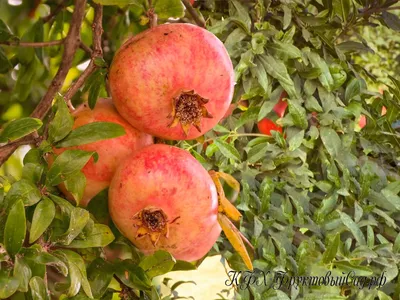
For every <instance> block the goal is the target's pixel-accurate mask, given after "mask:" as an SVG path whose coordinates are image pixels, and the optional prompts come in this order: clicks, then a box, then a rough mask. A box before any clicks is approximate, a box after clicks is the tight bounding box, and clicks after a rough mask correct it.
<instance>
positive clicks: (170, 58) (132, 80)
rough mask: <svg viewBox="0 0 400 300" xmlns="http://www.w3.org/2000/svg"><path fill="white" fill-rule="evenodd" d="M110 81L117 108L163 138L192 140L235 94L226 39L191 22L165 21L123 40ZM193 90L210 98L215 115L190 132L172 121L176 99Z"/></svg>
mask: <svg viewBox="0 0 400 300" xmlns="http://www.w3.org/2000/svg"><path fill="white" fill-rule="evenodd" d="M109 82H110V90H111V94H112V98H113V101H114V104H115V106H116V108H117V110H118V111H119V113H120V114H121V115H122V116H123V117H124V118H125V119H126V120H127V121H128V122H130V123H131V124H132V125H133V126H134V127H135V128H138V129H139V130H141V131H143V132H146V133H149V134H151V135H154V136H158V137H160V138H163V139H173V140H190V139H194V138H197V137H199V136H201V135H203V134H204V133H206V132H207V131H209V130H210V129H211V128H213V127H214V126H215V125H216V124H217V123H218V122H219V121H220V120H221V119H222V117H223V116H224V115H225V113H226V111H227V110H228V108H229V104H230V103H231V100H232V96H233V88H234V71H233V66H232V62H231V60H230V58H229V55H228V53H227V51H226V49H225V47H224V45H223V44H222V42H221V41H220V40H219V39H218V38H217V37H216V36H215V35H213V34H212V33H211V32H209V31H207V30H205V29H203V28H201V27H198V26H194V25H191V24H183V23H180V24H163V25H159V26H156V27H154V28H151V29H149V30H146V31H144V32H142V33H140V34H138V35H136V36H134V37H133V38H131V39H129V40H128V41H127V42H125V43H124V44H123V45H122V47H121V48H120V49H119V50H118V51H117V53H116V55H115V57H114V60H113V62H112V64H111V67H110V72H109ZM190 91H194V93H195V94H198V95H199V96H200V97H201V98H204V99H208V100H209V101H208V102H207V103H206V104H204V107H205V108H206V109H207V111H208V112H209V113H210V114H211V115H212V118H210V117H204V115H203V117H201V121H200V127H201V132H199V131H198V130H197V129H196V128H195V126H193V125H191V126H190V128H189V134H188V135H186V134H185V132H184V131H183V129H182V127H181V124H177V125H176V126H173V127H170V125H171V123H172V121H173V120H174V118H172V117H171V113H172V108H173V104H174V101H173V99H174V98H177V97H179V96H180V95H182V93H183V92H190ZM202 112H204V111H202ZM190 114H191V115H193V112H190ZM185 117H188V115H187V114H186V115H185Z"/></svg>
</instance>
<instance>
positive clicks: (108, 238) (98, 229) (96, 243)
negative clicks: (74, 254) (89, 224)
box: [68, 224, 114, 248]
mask: <svg viewBox="0 0 400 300" xmlns="http://www.w3.org/2000/svg"><path fill="white" fill-rule="evenodd" d="M113 240H114V235H113V233H112V231H111V229H110V228H109V227H108V226H107V225H103V224H94V227H93V229H92V231H91V232H90V234H89V235H88V236H85V239H83V240H78V239H75V240H73V241H72V242H71V243H70V244H69V245H68V248H94V247H105V246H107V245H108V244H110V243H111V242H112V241H113Z"/></svg>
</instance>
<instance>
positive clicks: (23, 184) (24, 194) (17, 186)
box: [6, 179, 42, 207]
mask: <svg viewBox="0 0 400 300" xmlns="http://www.w3.org/2000/svg"><path fill="white" fill-rule="evenodd" d="M41 198H42V195H41V193H40V191H39V190H38V188H37V187H36V186H35V185H34V184H33V183H31V182H29V181H27V180H25V179H21V180H20V181H17V182H16V183H14V184H13V185H12V186H11V188H10V190H9V191H8V193H7V195H6V204H7V207H10V206H11V205H12V204H13V203H15V201H17V200H19V199H21V200H22V201H23V202H24V205H26V206H31V205H34V204H36V203H37V202H39V200H40V199H41Z"/></svg>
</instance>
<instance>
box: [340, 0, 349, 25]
mask: <svg viewBox="0 0 400 300" xmlns="http://www.w3.org/2000/svg"><path fill="white" fill-rule="evenodd" d="M340 8H341V12H342V20H343V22H344V23H347V18H348V16H349V13H350V8H351V0H340Z"/></svg>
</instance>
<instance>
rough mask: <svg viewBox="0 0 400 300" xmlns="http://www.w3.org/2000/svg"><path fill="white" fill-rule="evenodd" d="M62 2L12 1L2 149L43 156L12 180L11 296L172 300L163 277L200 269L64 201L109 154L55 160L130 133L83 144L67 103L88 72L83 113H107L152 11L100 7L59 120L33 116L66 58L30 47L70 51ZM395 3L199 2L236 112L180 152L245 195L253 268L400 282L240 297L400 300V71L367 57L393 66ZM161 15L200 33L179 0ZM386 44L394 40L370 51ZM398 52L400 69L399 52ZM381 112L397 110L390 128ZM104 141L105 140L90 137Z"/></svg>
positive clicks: (4, 236) (7, 216)
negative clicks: (99, 34) (268, 131)
mask: <svg viewBox="0 0 400 300" xmlns="http://www.w3.org/2000/svg"><path fill="white" fill-rule="evenodd" d="M57 2H58V1H51V0H42V1H23V2H22V3H21V4H20V5H18V6H11V5H10V4H8V3H14V1H9V2H8V3H7V2H6V1H2V2H0V19H1V21H0V45H2V46H1V47H0V73H1V75H0V91H1V93H0V104H1V106H0V108H1V110H0V114H1V118H2V122H3V123H4V126H3V127H2V131H1V133H0V142H2V143H13V142H14V143H15V142H18V141H21V138H22V140H23V139H24V138H28V137H32V140H30V143H34V144H35V145H36V146H35V147H33V148H32V149H30V150H29V151H28V152H27V153H26V154H25V155H24V157H23V166H20V165H19V163H18V157H17V154H18V153H16V154H15V155H14V156H12V157H11V158H10V159H9V160H8V161H7V163H5V164H4V165H3V167H2V177H1V181H0V183H1V188H0V263H1V270H0V298H2V299H5V298H7V297H11V296H12V298H11V299H49V297H50V295H49V291H51V294H52V296H53V297H62V298H63V299H87V298H95V299H111V298H112V297H113V296H115V295H117V294H118V293H120V294H121V296H124V297H126V299H136V298H137V299H139V297H141V299H159V298H160V297H161V296H160V295H159V293H158V291H157V287H156V286H155V285H153V284H152V278H153V277H155V276H157V275H163V274H166V273H168V272H169V271H171V270H190V269H195V268H196V266H195V265H194V264H191V263H187V262H182V261H176V260H175V259H174V258H173V257H172V256H171V255H170V254H168V253H167V252H162V251H160V252H156V253H155V254H154V255H152V256H150V257H144V256H143V255H142V254H140V253H138V252H137V251H136V250H135V248H134V247H133V246H132V245H131V244H130V243H129V242H128V241H127V240H125V239H124V238H123V237H122V236H121V235H120V233H119V232H118V230H117V229H116V228H115V227H114V225H113V224H112V222H111V220H110V219H109V216H108V212H107V193H106V191H103V192H102V193H100V194H99V195H98V196H97V197H96V199H94V200H93V201H92V202H91V204H90V205H89V207H88V208H87V209H84V208H80V207H78V205H74V204H71V203H70V202H68V201H67V200H65V199H64V198H62V197H63V196H62V195H60V193H59V191H58V189H57V188H56V186H57V184H59V183H61V182H64V183H66V186H67V188H68V189H69V190H70V192H71V193H73V194H74V195H78V196H79V195H82V190H83V188H84V184H82V183H84V179H83V178H82V177H83V175H82V173H81V169H82V167H83V166H84V165H85V164H86V162H87V161H88V160H89V159H90V158H91V157H94V158H95V159H96V153H94V152H90V153H89V152H84V151H80V150H69V151H66V152H64V153H63V154H61V155H60V156H58V157H57V158H56V159H55V161H54V163H53V164H52V165H51V166H49V165H48V164H47V162H46V159H45V158H46V157H47V156H49V155H52V151H53V150H52V149H53V147H58V146H59V147H61V146H65V145H79V144H83V143H87V142H93V141H95V140H100V139H107V138H113V137H116V136H120V135H121V134H123V131H122V129H121V128H120V126H116V125H115V124H110V123H97V124H96V126H95V127H96V128H95V129H93V128H89V127H90V126H93V125H86V126H87V127H86V128H81V129H79V130H72V122H71V120H72V119H71V116H70V114H69V111H68V107H67V105H66V104H65V102H64V97H65V95H67V94H69V92H70V91H71V89H70V87H71V85H72V86H73V85H74V84H76V81H75V80H76V79H77V78H78V76H79V75H80V73H81V72H82V70H84V69H85V68H86V66H87V64H88V63H89V66H91V68H92V69H91V70H92V71H93V72H92V73H91V75H90V76H88V77H87V78H86V79H87V80H86V81H85V83H84V85H83V86H82V88H80V87H77V89H76V90H77V92H76V93H75V94H74V95H72V96H73V97H71V98H72V99H71V101H72V103H73V104H74V105H77V104H79V103H81V102H82V101H85V100H88V101H89V104H90V106H91V107H93V106H94V105H95V102H96V99H97V97H99V96H106V95H107V87H106V85H107V81H106V77H107V76H106V74H107V66H109V65H110V63H111V60H112V57H113V55H114V53H115V51H116V50H117V49H118V47H120V45H121V44H122V43H123V41H124V40H126V39H127V38H128V37H129V36H131V35H134V34H136V33H138V32H140V31H143V30H145V29H146V28H148V26H149V23H150V20H149V14H147V11H148V10H149V8H150V3H151V1H150V3H149V2H148V1H146V0H96V1H94V2H91V1H89V3H88V4H87V5H86V6H85V16H84V21H83V23H82V27H81V40H82V44H81V48H80V49H78V50H77V52H76V55H75V56H74V57H73V61H72V68H70V70H69V71H68V75H67V77H66V80H65V82H64V84H63V85H62V88H61V91H60V93H61V94H59V95H57V96H56V97H55V101H54V105H53V106H52V110H51V112H50V114H49V117H48V118H45V119H42V118H36V117H29V115H30V114H31V112H32V111H33V110H34V108H35V107H36V105H37V104H38V103H39V100H40V99H41V98H42V96H43V95H44V94H45V93H46V91H47V90H48V87H49V86H50V85H51V80H52V79H53V77H54V75H55V74H56V73H57V69H58V67H59V65H60V63H61V60H62V54H61V53H62V47H63V45H61V44H54V45H52V46H48V47H39V48H33V47H29V46H28V44H29V43H31V44H32V43H40V42H43V41H57V40H61V39H64V38H66V36H67V32H68V30H69V28H70V27H71V26H72V25H71V24H72V23H71V22H72V20H73V13H74V11H75V9H76V7H75V6H74V2H73V1H70V0H68V1H63V2H62V4H61V6H60V5H59V4H57ZM78 2H79V1H78ZM78 2H77V3H78ZM183 2H187V1H186V0H185V1H183ZM396 2H397V1H392V0H379V1H369V0H334V1H325V0H322V1H315V0H304V1H300V0H281V1H276V0H250V1H247V0H246V1H245V0H229V1H216V0H200V1H197V4H195V6H196V7H197V8H196V9H195V10H194V12H195V13H196V14H197V15H195V18H196V17H197V18H201V16H203V17H204V19H205V20H207V28H208V30H210V31H211V32H213V33H214V34H216V35H217V36H218V37H219V38H220V39H221V40H222V41H223V42H224V44H225V46H226V48H227V50H228V52H229V54H230V56H231V58H232V61H233V63H234V67H235V74H236V86H235V94H234V99H233V103H234V104H235V107H236V108H235V110H234V111H233V113H232V115H230V116H228V117H227V118H226V119H224V120H223V121H222V122H221V123H220V124H219V125H218V126H216V127H215V128H214V130H213V131H210V132H209V133H207V134H206V135H205V136H204V137H203V138H201V139H198V140H196V141H180V142H179V141H177V142H171V143H172V144H174V145H178V146H180V147H182V148H184V149H187V150H188V151H190V152H191V153H192V154H193V155H194V156H195V157H196V158H197V159H198V160H199V161H200V162H201V163H202V164H203V165H204V167H205V168H207V169H209V170H210V169H214V170H219V171H222V172H226V173H229V174H232V175H233V176H234V177H235V178H236V179H237V180H239V181H240V182H241V192H240V194H239V195H238V197H237V200H236V202H235V205H236V206H237V208H238V209H239V210H240V211H241V212H242V213H243V215H244V217H243V220H242V221H241V222H240V230H241V232H242V233H243V234H244V235H245V236H246V237H247V238H248V239H249V240H250V241H251V243H252V244H253V245H254V247H255V252H254V253H253V254H254V257H253V258H254V261H253V263H254V266H255V267H256V268H257V269H259V270H262V271H267V270H271V271H272V270H274V271H284V272H287V273H288V274H290V275H293V276H306V275H312V276H316V275H324V274H325V273H326V272H327V271H328V270H330V271H332V273H333V274H335V275H340V274H342V272H348V271H349V270H353V271H355V272H356V273H357V274H358V275H363V276H371V275H375V276H379V275H380V274H381V273H382V272H386V273H385V274H386V276H387V284H386V285H385V286H384V287H383V288H382V289H381V290H377V289H373V290H368V289H359V288H357V287H354V286H345V287H335V286H327V287H321V286H320V287H319V286H303V287H299V288H298V289H296V288H294V287H292V288H290V289H288V288H287V287H282V288H281V289H280V290H273V289H269V288H268V286H264V285H252V286H249V288H247V289H238V290H237V297H238V299H277V298H279V299H322V298H323V299H346V298H348V297H352V298H353V299H362V298H365V299H375V298H376V297H378V298H379V299H391V297H395V296H396V295H397V296H398V295H399V294H400V276H399V274H398V266H399V263H400V256H399V251H400V233H399V232H400V231H399V221H400V214H399V210H400V196H399V193H400V176H399V174H398V170H397V168H398V166H399V157H400V147H399V145H400V144H399V135H398V132H396V131H395V130H394V129H393V128H392V126H391V124H392V123H393V122H394V121H396V120H398V119H399V115H400V106H399V103H400V80H399V78H398V77H397V78H396V76H397V74H398V72H396V71H395V70H397V69H393V70H391V68H392V67H394V68H398V65H397V66H396V67H395V66H394V65H392V63H390V64H388V65H387V66H386V67H385V66H381V65H379V66H377V65H376V64H373V68H371V66H370V64H369V63H367V62H368V61H367V60H369V59H368V57H369V56H366V55H369V54H366V53H372V52H371V48H373V49H374V50H375V53H376V54H380V53H381V52H382V51H383V50H382V49H383V48H384V47H385V46H386V43H388V40H393V41H398V40H399V34H398V33H396V31H397V32H398V31H399V28H400V20H399V18H398V17H397V15H396V14H394V13H392V12H391V11H392V8H393V6H392V5H393V4H395V3H396ZM96 3H100V4H102V5H104V8H103V9H104V11H103V20H102V25H103V28H104V34H103V41H102V48H103V53H102V54H103V55H102V57H99V56H97V57H94V56H91V53H90V51H88V50H87V49H86V51H85V47H84V46H82V45H86V47H87V45H92V47H93V49H95V47H96V45H95V41H96V32H95V31H92V22H95V21H94V20H95V10H94V8H93V7H98V6H97V4H96ZM77 5H78V4H77ZM152 5H153V6H154V11H155V13H156V14H158V15H159V21H160V22H164V21H166V20H167V19H168V18H169V17H173V18H180V20H181V21H186V22H194V21H193V15H192V14H189V13H188V12H187V11H185V10H184V5H183V4H182V3H181V2H180V0H153V1H152ZM54 12H55V14H54V15H53V13H54ZM199 15H200V17H199ZM195 18H194V19H195ZM175 21H176V20H175ZM383 26H387V27H388V28H390V29H388V28H385V29H383ZM93 27H94V28H95V27H96V26H93ZM371 28H375V29H371ZM372 30H376V32H383V33H384V34H385V37H383V36H381V37H380V39H379V40H376V39H373V38H371V36H373V35H371V31H372ZM364 36H366V37H365V38H364ZM392 37H393V38H392ZM92 38H93V40H92ZM366 39H367V40H368V42H367V41H366ZM389 42H390V41H389ZM24 43H25V45H24ZM371 43H375V46H376V47H375V46H374V45H372V44H371ZM199 47H201V45H199ZM387 52H388V53H390V52H393V53H390V54H391V55H393V57H398V55H399V52H398V51H395V50H392V48H390V49H389V50H387ZM96 55H97V54H96ZM93 57H94V58H93ZM395 60H396V58H391V59H390V60H389V62H392V61H395ZM90 64H91V65H90ZM88 68H89V67H88ZM375 69H376V70H375ZM378 69H379V70H378ZM376 72H378V73H376ZM385 72H388V74H389V75H391V76H388V77H387V78H388V80H386V79H385V80H383V79H382V81H384V82H385V83H386V84H387V86H388V88H387V89H386V90H385V91H384V93H383V94H379V93H377V92H373V91H371V90H369V89H368V88H369V86H368V84H367V82H368V83H369V84H370V85H373V86H375V87H376V86H378V84H380V80H381V79H380V76H381V75H380V74H383V73H385ZM370 73H375V75H377V76H378V78H379V79H375V78H374V77H373V76H370V75H371V74H370ZM367 78H368V79H367ZM74 81H75V82H74ZM282 91H286V92H287V94H288V97H287V101H288V113H287V114H286V115H285V116H284V117H283V118H280V119H277V118H276V116H275V115H274V112H273V111H272V109H273V107H274V105H275V104H276V103H277V101H278V99H279V97H280V95H281V94H282ZM63 96H64V97H63ZM66 98H68V97H66ZM66 100H70V99H66ZM246 101H247V102H246ZM243 103H246V105H242V104H243ZM247 104H248V105H247ZM382 106H385V107H386V108H387V113H386V114H385V115H383V116H382V115H381V109H382ZM361 114H364V115H366V116H367V117H368V123H367V126H366V127H365V128H363V129H362V130H360V128H359V127H358V125H357V124H358V120H359V118H360V115H361ZM265 117H268V118H271V119H273V120H274V121H276V122H277V123H278V124H279V125H281V126H283V127H284V133H283V134H281V133H278V132H273V134H272V136H267V135H263V134H260V133H259V132H258V131H257V128H256V126H255V125H256V123H257V121H259V120H261V119H263V118H265ZM84 127H85V126H84ZM93 130H95V133H96V134H90V132H93ZM32 132H34V133H36V132H37V136H35V134H33V135H32ZM7 146H8V145H5V146H3V147H2V149H1V150H0V152H1V151H3V150H4V147H7ZM16 162H17V163H16ZM21 168H22V170H21ZM18 170H19V172H18ZM13 174H14V176H13ZM15 174H16V175H15ZM227 189H228V188H227ZM226 193H227V195H229V190H227V191H226ZM234 198H235V195H232V193H231V200H234ZM115 253H117V254H118V258H116V257H115ZM216 253H220V254H222V255H223V256H224V257H225V258H226V259H227V261H228V263H229V265H230V267H231V268H233V269H235V270H243V269H244V268H245V267H244V265H243V262H242V260H241V259H240V257H239V256H238V254H237V253H234V251H233V249H232V248H231V246H229V244H228V243H227V241H226V239H225V238H220V239H219V241H218V242H217V243H216V244H215V246H214V247H213V249H212V251H211V252H210V255H212V254H216ZM163 297H164V298H163V299H173V295H168V296H166V295H163ZM289 297H290V298H289Z"/></svg>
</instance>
